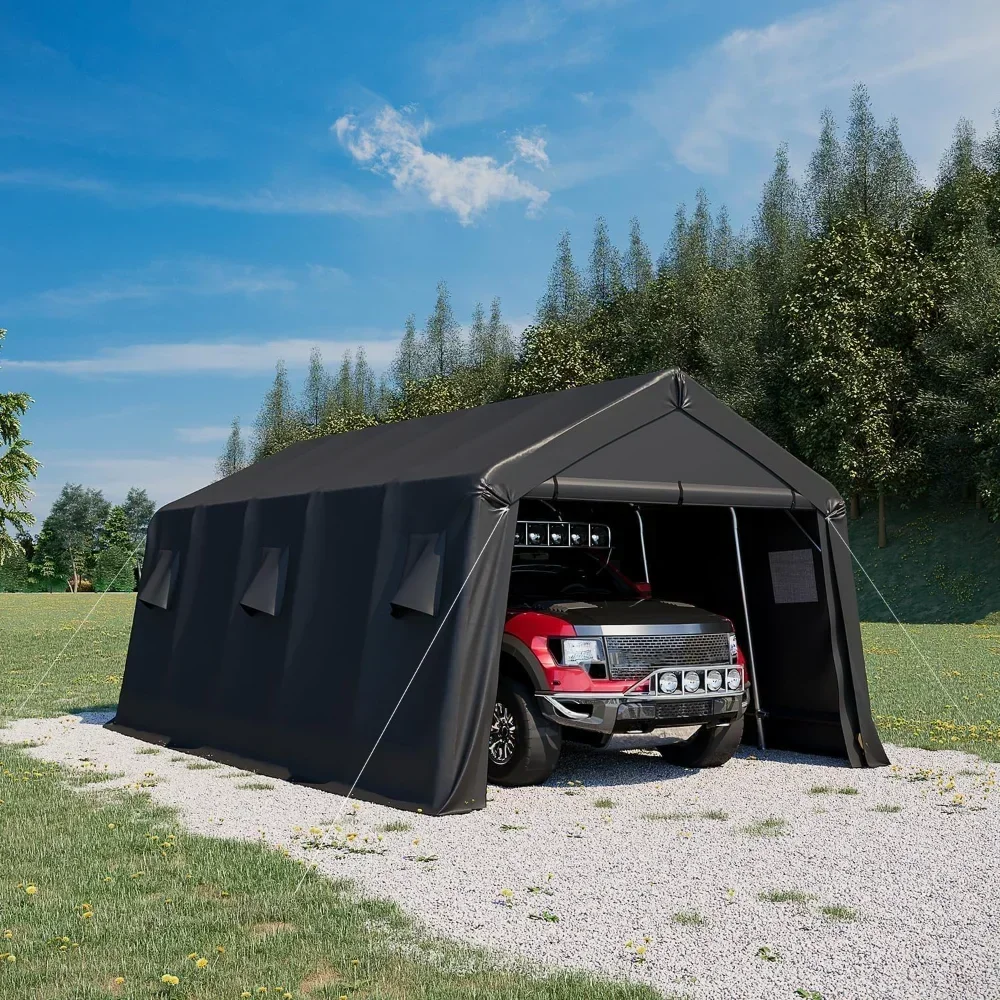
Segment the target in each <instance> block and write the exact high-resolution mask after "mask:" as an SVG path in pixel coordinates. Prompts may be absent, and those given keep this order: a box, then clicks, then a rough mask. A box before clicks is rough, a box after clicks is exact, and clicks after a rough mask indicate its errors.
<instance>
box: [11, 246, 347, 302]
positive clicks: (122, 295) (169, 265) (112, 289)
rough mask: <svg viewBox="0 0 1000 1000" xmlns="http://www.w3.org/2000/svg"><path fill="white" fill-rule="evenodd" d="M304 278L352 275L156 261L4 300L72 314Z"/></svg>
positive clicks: (275, 287) (260, 288) (245, 291)
mask: <svg viewBox="0 0 1000 1000" xmlns="http://www.w3.org/2000/svg"><path fill="white" fill-rule="evenodd" d="M300 280H308V281H309V282H312V283H314V284H317V285H331V284H342V283H344V282H346V281H348V280H349V278H348V275H347V274H346V272H345V271H343V270H341V269H340V268H339V267H331V266H327V265H323V264H308V265H307V266H306V267H305V269H304V271H303V273H301V274H297V275H296V274H293V273H291V272H290V271H289V270H288V269H286V268H277V267H258V266H256V265H253V264H238V263H233V262H231V261H224V260H215V259H211V258H201V257H199V258H192V259H187V260H161V261H154V262H152V263H151V264H148V265H146V266H145V267H141V268H135V269H133V270H129V271H117V272H112V273H109V274H104V275H101V276H100V277H99V278H97V279H94V280H92V281H87V282H78V283H76V284H73V285H66V286H63V287H61V288H50V289H46V290H45V291H42V292H38V293H36V294H34V295H30V296H26V297H25V298H23V299H20V300H14V301H11V302H7V303H5V304H4V311H5V312H7V313H31V314H40V315H43V316H73V315H76V314H78V313H82V312H86V311H87V310H90V309H96V308H99V307H100V306H103V305H107V304H109V303H114V302H125V301H155V300H161V299H164V298H166V297H168V296H169V297H175V296H178V295H195V296H205V297H207V296H219V295H243V296H249V297H253V296H257V295H261V294H265V293H276V292H292V291H295V290H296V289H297V288H298V287H299V283H300Z"/></svg>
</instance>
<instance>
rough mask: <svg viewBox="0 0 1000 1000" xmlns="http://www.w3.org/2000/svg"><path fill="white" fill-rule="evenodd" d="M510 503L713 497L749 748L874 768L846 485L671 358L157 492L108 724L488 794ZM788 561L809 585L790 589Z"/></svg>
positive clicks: (343, 780)
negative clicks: (756, 731) (163, 498)
mask: <svg viewBox="0 0 1000 1000" xmlns="http://www.w3.org/2000/svg"><path fill="white" fill-rule="evenodd" d="M528 496H533V497H544V498H549V499H551V498H553V497H557V498H560V497H561V498H566V499H581V500H590V501H599V500H614V501H618V500H621V501H628V502H642V503H655V504H660V505H667V506H673V507H678V505H679V506H680V508H681V509H683V507H684V506H685V505H686V506H687V507H689V508H690V507H698V508H699V509H700V508H713V507H714V508H721V509H722V510H723V511H725V509H726V508H730V509H731V513H732V518H733V523H734V526H735V525H737V524H738V525H739V528H740V539H741V544H740V546H739V551H740V555H741V558H742V565H741V567H740V568H741V572H743V573H745V576H746V583H747V586H746V591H747V594H748V598H749V604H748V607H749V616H748V621H744V622H743V623H742V626H741V628H742V630H743V631H747V626H748V625H749V626H750V628H749V633H750V634H749V635H748V636H747V638H751V637H752V641H753V642H754V643H756V645H757V647H759V648H757V650H756V671H757V675H758V683H759V686H760V692H759V695H760V699H761V705H760V716H759V718H760V726H761V730H762V734H763V736H764V738H765V739H766V740H767V743H768V745H769V746H771V747H776V748H781V747H784V748H789V749H799V750H805V751H811V752H818V753H828V754H835V755H838V756H841V757H844V758H846V759H847V760H848V761H849V762H850V763H851V764H852V765H854V766H877V765H882V764H886V763H887V762H888V761H887V759H886V756H885V752H884V750H883V748H882V745H881V743H880V741H879V737H878V733H877V731H876V729H875V726H874V723H873V721H872V717H871V710H870V705H869V700H868V688H867V681H866V677H865V666H864V658H863V653H862V648H861V635H860V627H859V622H858V611H857V603H856V596H855V590H854V576H853V568H852V565H851V555H850V552H849V550H848V549H847V545H846V539H847V530H846V522H845V516H844V514H845V510H844V503H843V500H842V499H841V497H840V496H839V495H838V494H837V492H836V490H834V488H833V487H832V486H831V485H830V484H829V483H827V482H826V481H825V480H824V479H822V478H821V477H820V476H818V475H817V474H816V473H814V472H813V471H811V470H810V469H809V468H807V467H806V466H805V465H803V464H802V463H801V462H799V461H798V460H797V459H795V458H793V457H792V456H791V455H789V454H788V453H787V452H785V451H784V450H783V449H781V448H780V447H779V446H778V445H777V444H775V443H774V442H773V441H771V440H770V439H769V438H768V437H767V436H765V435H764V434H762V433H761V432H759V431H757V430H756V429H755V428H754V427H752V426H751V425H750V424H748V423H747V422H746V421H745V420H743V419H742V418H740V417H739V416H737V415H736V414H735V413H734V412H733V411H732V410H730V409H729V408H728V407H726V406H725V405H724V404H723V403H721V402H720V401H719V400H717V399H716V398H715V397H714V396H712V395H711V394H710V393H709V392H708V391H706V390H705V389H704V388H702V387H701V386H700V385H698V384H697V383H696V382H695V381H694V380H693V379H691V378H689V377H688V376H686V375H684V374H683V373H682V372H679V371H668V372H661V373H658V374H654V375H644V376H637V377H634V378H629V379H621V380H618V381H614V382H607V383H603V384H600V385H592V386H582V387H579V388H575V389H569V390H565V391H563V392H557V393H547V394H544V395H538V396H530V397H525V398H521V399H515V400H509V401H506V402H502V403H494V404H491V405H489V406H483V407H478V408H476V409H473V410H465V411H459V412H455V413H448V414H442V415H438V416H433V417H426V418H423V419H420V420H412V421H406V422H403V423H397V424H389V425H383V426H377V427H373V428H370V429H366V430H362V431H356V432H353V433H350V434H340V435H334V436H330V437H325V438H321V439H318V440H315V441H309V442H303V443H300V444H296V445H293V446H291V447H289V448H287V449H285V450H284V451H282V452H280V453H279V454H277V455H275V456H273V457H272V458H269V459H267V460H265V461H262V462H259V463H257V464H255V465H253V466H251V467H249V468H247V469H245V470H243V471H242V472H239V473H236V474H235V475H232V476H229V477H227V478H226V479H223V480H221V481H219V482H216V483H213V484H212V485H210V486H207V487H205V488H204V489H202V490H199V491H198V492H196V493H193V494H191V495H190V496H188V497H185V498H183V499H181V500H178V501H175V502H174V503H171V504H169V505H167V506H166V507H164V508H162V509H161V510H159V511H158V512H157V514H156V515H155V517H154V518H153V520H152V523H151V524H150V527H149V532H148V537H147V543H146V557H145V560H144V564H143V566H144V569H143V577H142V580H141V581H140V588H139V595H138V596H139V599H138V601H137V603H136V610H135V618H134V622H133V628H132V636H131V641H130V645H129V651H128V658H127V662H126V668H125V674H124V681H123V686H122V692H121V698H120V701H119V707H118V713H117V715H116V717H115V719H114V720H113V721H112V722H110V723H109V724H108V725H109V727H110V728H114V729H117V730H119V731H123V732H127V733H130V734H132V735H137V736H141V737H143V738H147V739H153V740H156V741H159V742H167V741H169V743H170V745H172V746H176V747H184V748H189V749H195V750H198V751H200V752H206V753H210V754H212V755H213V756H216V757H219V758H223V759H231V760H239V761H242V762H244V763H246V764H249V765H250V766H251V767H254V768H255V769H257V770H263V771H265V772H266V773H271V774H275V775H278V776H281V777H288V778H291V779H294V780H300V781H305V782H309V783H313V784H317V785H321V786H323V787H326V788H329V789H331V790H334V791H339V792H344V791H346V790H348V789H351V788H352V787H353V786H355V782H357V783H356V787H355V794H357V795H358V796H360V797H363V798H368V799H371V800H374V801H381V802H386V803H389V804H391V805H395V806H399V807H402V808H411V809H416V808H420V809H423V810H424V811H425V812H428V813H455V812H463V811H467V810H470V809H475V808H480V807H482V806H483V805H484V802H485V788H486V740H487V736H488V730H489V721H490V717H491V713H492V706H493V696H494V692H495V689H496V681H497V672H498V660H499V653H500V639H501V632H502V628H503V620H504V610H505V607H506V596H507V586H508V579H509V573H510V565H511V555H512V551H513V542H514V529H515V521H516V517H517V505H518V502H519V501H520V500H521V499H523V498H525V497H528ZM838 534H839V535H840V536H841V537H840V538H839V539H838V538H837V537H836V536H837V535H838ZM803 551H806V552H809V553H814V556H812V555H811V556H810V557H809V559H808V564H811V568H810V566H809V565H808V564H807V563H803V561H802V560H803V557H802V556H801V553H802V552H803ZM789 552H798V553H799V555H798V556H796V557H795V558H794V559H793V560H792V561H793V562H794V563H795V565H793V566H792V567H791V574H792V575H791V577H789V575H788V567H787V566H786V567H784V568H782V560H783V559H784V558H785V556H784V555H782V554H783V553H784V554H785V555H787V553H789ZM775 556H777V557H778V561H777V563H776V562H775ZM786 561H787V560H786ZM796 574H797V575H796ZM803 574H804V577H803ZM779 577H780V579H779ZM788 579H792V583H793V585H794V584H795V581H796V580H798V581H799V583H798V585H799V587H800V589H801V586H802V580H803V579H804V580H805V586H806V590H807V591H809V590H810V589H811V590H812V593H807V594H806V599H794V598H793V600H791V601H785V600H783V599H782V597H781V594H780V593H779V590H780V589H781V588H782V587H784V588H786V589H787V585H788V582H787V581H788ZM418 668H419V669H418ZM404 692H405V696H403V695H404ZM401 696H403V697H402V700H401V701H400V698H401ZM397 703H398V708H397ZM394 710H395V711H394ZM393 713H394V714H393ZM359 775H360V778H359Z"/></svg>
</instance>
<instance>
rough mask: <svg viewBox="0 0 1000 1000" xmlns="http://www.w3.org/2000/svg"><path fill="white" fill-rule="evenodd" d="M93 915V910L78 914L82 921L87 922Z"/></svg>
mask: <svg viewBox="0 0 1000 1000" xmlns="http://www.w3.org/2000/svg"><path fill="white" fill-rule="evenodd" d="M93 915H94V911H93V910H84V911H83V913H81V914H80V916H81V917H82V918H83V919H84V920H89V919H90V918H91V917H92V916H93Z"/></svg>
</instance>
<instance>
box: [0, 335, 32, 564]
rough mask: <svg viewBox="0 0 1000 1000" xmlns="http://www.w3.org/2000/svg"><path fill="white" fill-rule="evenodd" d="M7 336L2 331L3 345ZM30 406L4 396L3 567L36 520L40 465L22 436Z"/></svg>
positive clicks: (24, 399)
mask: <svg viewBox="0 0 1000 1000" xmlns="http://www.w3.org/2000/svg"><path fill="white" fill-rule="evenodd" d="M6 335H7V331H6V330H0V344H2V343H3V339H4V337H5V336H6ZM29 403H31V397H30V396H29V395H28V394H27V393H25V392H4V393H0V564H2V563H3V561H4V560H5V559H6V558H7V557H8V556H14V555H16V554H17V552H18V551H19V548H18V545H17V542H16V541H15V535H18V534H20V533H22V532H24V531H25V529H26V528H28V527H29V526H30V525H32V524H34V521H35V519H34V517H33V516H32V515H31V514H30V513H29V512H28V510H27V509H26V507H27V504H28V501H29V500H30V499H31V496H32V493H31V490H30V489H29V488H28V483H29V482H30V480H32V479H33V478H34V477H35V475H37V473H38V462H37V461H36V460H35V459H34V458H32V457H31V456H30V455H29V454H28V452H27V449H28V448H29V447H30V445H31V442H30V441H25V440H24V438H22V437H21V417H23V416H24V414H25V412H26V411H27V409H28V404H29ZM8 525H9V527H8ZM11 529H13V531H11Z"/></svg>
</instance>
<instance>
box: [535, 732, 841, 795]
mask: <svg viewBox="0 0 1000 1000" xmlns="http://www.w3.org/2000/svg"><path fill="white" fill-rule="evenodd" d="M618 739H619V738H618V737H616V738H615V739H614V740H612V742H611V743H610V744H609V745H608V746H607V747H605V748H604V749H602V750H597V749H595V748H593V747H585V746H581V745H579V744H572V743H569V742H566V743H564V744H563V750H562V755H561V757H560V758H559V765H558V767H557V768H556V770H555V773H554V774H553V775H552V777H551V778H550V779H549V780H548V781H547V782H545V784H546V785H560V784H565V783H566V782H567V781H582V782H583V783H584V784H585V785H593V786H600V787H603V788H608V787H614V786H623V785H644V784H650V783H657V782H664V781H676V780H679V779H684V778H690V777H693V776H694V775H695V774H697V773H698V772H699V770H701V769H700V768H687V767H677V766H676V765H674V764H668V763H667V762H666V761H665V760H663V758H662V757H661V756H660V755H659V753H658V752H657V751H656V749H655V747H656V745H657V744H658V743H664V742H667V741H665V740H664V739H662V738H660V739H655V738H654V739H652V740H651V739H650V738H649V737H646V738H644V739H643V738H638V739H637V738H635V737H622V740H623V743H622V744H619V743H618ZM624 741H628V742H624ZM735 759H737V760H748V759H752V760H755V761H756V762H758V763H760V764H779V765H785V766H787V765H789V764H809V765H812V766H819V767H827V768H838V769H847V768H848V763H847V761H845V760H841V759H840V758H837V757H820V756H817V755H814V754H804V753H794V752H792V751H788V750H758V749H757V748H756V747H747V746H744V747H740V749H739V750H738V751H737V753H736V755H735ZM713 770H716V771H717V772H718V773H719V775H720V776H724V775H725V773H726V768H725V765H723V766H722V767H721V768H713Z"/></svg>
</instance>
